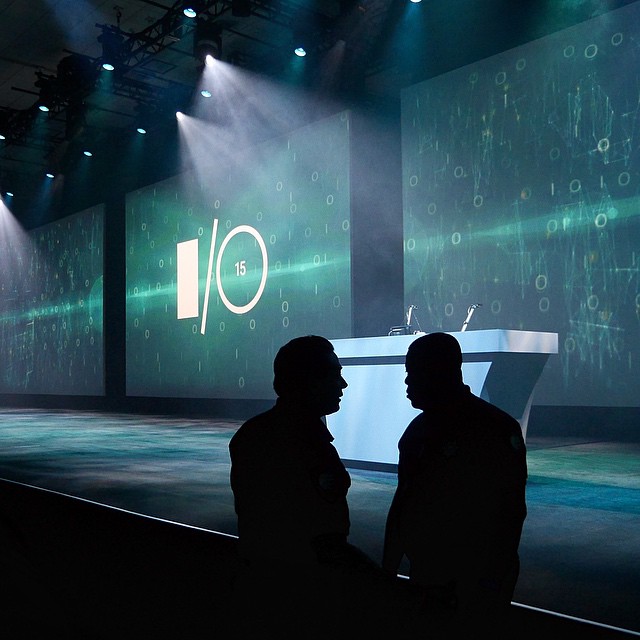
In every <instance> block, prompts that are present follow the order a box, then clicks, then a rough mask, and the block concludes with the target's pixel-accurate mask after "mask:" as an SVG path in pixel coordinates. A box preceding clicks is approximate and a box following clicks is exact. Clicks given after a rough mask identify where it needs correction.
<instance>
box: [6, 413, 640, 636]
mask: <svg viewBox="0 0 640 640" xmlns="http://www.w3.org/2000/svg"><path fill="white" fill-rule="evenodd" d="M238 426H239V422H235V421H229V420H224V421H220V420H215V419H211V420H193V419H186V418H185V419H181V418H176V417H164V416H157V417H156V416H140V415H123V414H104V413H92V412H65V411H45V410H29V411H26V410H16V409H11V410H0V477H2V478H5V479H9V480H16V481H20V482H24V483H27V484H31V485H34V486H38V487H44V488H47V489H53V490H57V491H60V492H63V493H67V494H70V495H74V496H78V497H82V498H87V499H90V500H94V501H96V502H100V503H103V504H107V505H111V506H116V507H120V508H124V509H127V510H130V511H134V512H137V513H142V514H145V515H151V516H155V517H160V518H164V519H167V520H172V521H175V522H181V523H185V524H192V525H196V526H199V527H204V528H207V529H212V530H214V531H220V532H223V533H231V534H235V533H236V521H235V514H234V512H233V497H232V494H231V490H230V487H229V481H228V480H229V478H228V476H229V455H228V450H227V445H228V442H229V439H230V438H231V436H232V435H233V433H234V432H235V429H237V427H238ZM528 464H529V482H528V489H527V503H528V510H529V515H528V517H527V520H526V522H525V527H524V531H523V537H522V542H521V545H520V553H521V562H522V570H521V575H520V579H519V582H518V586H517V588H516V594H515V597H514V601H515V602H518V603H521V604H525V605H528V606H533V607H539V608H542V609H546V610H549V611H555V612H558V613H561V614H566V615H571V616H575V617H578V618H583V619H586V620H591V621H594V622H598V623H602V624H606V625H611V626H614V627H619V628H623V629H628V630H632V631H635V632H638V633H640V610H639V608H638V603H639V602H640V443H629V442H625V443H616V442H606V441H592V440H590V441H586V440H578V439H575V438H574V439H561V438H555V439H554V438H535V437H529V439H528ZM349 471H350V474H351V477H352V482H353V484H352V488H351V490H350V492H349V505H350V509H351V521H352V531H351V536H350V541H351V542H352V543H353V544H355V545H357V546H359V547H361V548H362V549H363V550H365V551H366V552H367V553H369V554H370V555H371V556H372V557H373V558H374V559H376V560H380V556H381V550H382V537H383V531H384V521H385V518H386V513H387V509H388V507H389V504H390V502H391V498H392V496H393V492H394V490H395V485H396V477H395V475H394V474H391V473H384V472H380V471H366V470H360V469H350V470H349Z"/></svg>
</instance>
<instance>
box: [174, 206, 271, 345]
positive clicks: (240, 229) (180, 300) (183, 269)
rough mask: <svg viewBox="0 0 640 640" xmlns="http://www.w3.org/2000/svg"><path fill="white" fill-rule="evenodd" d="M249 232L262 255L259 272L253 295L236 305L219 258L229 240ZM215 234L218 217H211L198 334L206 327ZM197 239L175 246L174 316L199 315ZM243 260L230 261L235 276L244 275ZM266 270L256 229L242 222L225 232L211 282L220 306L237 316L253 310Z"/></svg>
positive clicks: (260, 237)
mask: <svg viewBox="0 0 640 640" xmlns="http://www.w3.org/2000/svg"><path fill="white" fill-rule="evenodd" d="M243 233H244V234H249V235H250V236H253V238H254V239H255V241H256V244H257V246H258V247H259V249H260V253H261V255H262V265H261V269H262V274H261V276H260V283H259V285H258V289H257V291H256V292H255V294H254V296H253V297H252V298H251V299H249V301H248V302H247V303H246V304H243V305H237V304H234V303H233V302H231V301H230V300H229V297H228V296H227V294H226V292H225V289H224V286H225V285H224V283H223V270H222V261H223V257H224V253H225V251H226V249H227V247H228V246H229V242H231V241H232V240H233V239H234V238H235V237H236V236H238V235H239V234H243ZM217 235H218V219H217V218H214V220H213V228H212V231H211V246H210V248H209V264H208V268H207V277H206V285H205V292H204V302H203V309H202V321H201V324H200V333H201V334H203V335H204V333H205V331H206V326H207V311H208V308H209V298H210V295H211V280H212V278H213V262H214V257H215V248H216V237H217ZM198 248H199V243H198V238H194V239H193V240H187V241H185V242H179V243H178V244H177V247H176V251H177V314H178V319H179V320H181V319H183V318H197V317H198V316H199V315H200V299H199V298H200V291H199V273H198V271H199V270H198ZM247 262H248V261H247V260H246V259H239V260H236V261H235V262H234V263H233V267H234V268H233V271H232V273H233V276H232V277H235V278H245V277H246V276H247V274H248V266H247ZM268 271H269V259H268V256H267V247H266V245H265V242H264V240H263V239H262V236H261V235H260V233H258V231H257V230H256V229H254V228H253V227H250V226H249V225H246V224H242V225H239V226H237V227H234V228H233V229H231V231H229V233H228V234H227V235H226V236H225V238H224V239H223V240H222V243H221V244H220V248H219V249H218V257H217V259H216V264H215V284H216V286H217V288H218V295H219V296H220V299H221V300H222V302H223V304H224V306H225V307H226V308H227V309H229V311H231V312H232V313H235V314H238V315H241V314H243V313H247V312H249V311H251V309H253V308H254V307H255V306H256V305H257V304H258V302H259V301H260V298H261V296H262V294H263V292H264V288H265V285H266V283H267V274H268Z"/></svg>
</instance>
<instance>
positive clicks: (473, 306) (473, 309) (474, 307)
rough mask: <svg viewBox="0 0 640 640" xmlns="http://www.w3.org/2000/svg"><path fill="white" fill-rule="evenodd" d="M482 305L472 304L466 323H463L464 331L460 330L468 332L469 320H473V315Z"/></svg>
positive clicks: (468, 310)
mask: <svg viewBox="0 0 640 640" xmlns="http://www.w3.org/2000/svg"><path fill="white" fill-rule="evenodd" d="M481 306H482V305H481V304H480V303H478V304H472V305H471V306H470V307H469V308H468V309H467V317H466V319H465V321H464V322H463V323H462V329H460V331H466V330H467V325H468V324H469V320H471V316H472V315H473V312H474V311H475V310H476V309H477V308H478V307H481Z"/></svg>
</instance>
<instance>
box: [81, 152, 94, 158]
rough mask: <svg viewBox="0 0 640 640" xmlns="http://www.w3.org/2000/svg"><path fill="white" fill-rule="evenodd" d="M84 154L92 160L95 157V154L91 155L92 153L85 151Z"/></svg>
mask: <svg viewBox="0 0 640 640" xmlns="http://www.w3.org/2000/svg"><path fill="white" fill-rule="evenodd" d="M82 153H84V155H85V156H87V158H91V156H93V153H91V151H83V152H82Z"/></svg>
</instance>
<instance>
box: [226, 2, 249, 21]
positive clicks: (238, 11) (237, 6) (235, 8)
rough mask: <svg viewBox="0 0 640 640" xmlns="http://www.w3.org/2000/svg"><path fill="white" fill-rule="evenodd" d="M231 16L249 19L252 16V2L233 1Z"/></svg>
mask: <svg viewBox="0 0 640 640" xmlns="http://www.w3.org/2000/svg"><path fill="white" fill-rule="evenodd" d="M231 15H232V16H235V17H236V18H248V17H249V16H250V15H251V0H231Z"/></svg>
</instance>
